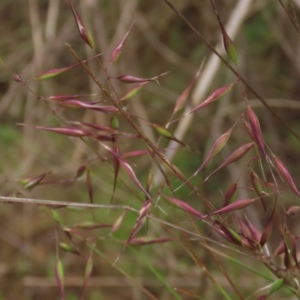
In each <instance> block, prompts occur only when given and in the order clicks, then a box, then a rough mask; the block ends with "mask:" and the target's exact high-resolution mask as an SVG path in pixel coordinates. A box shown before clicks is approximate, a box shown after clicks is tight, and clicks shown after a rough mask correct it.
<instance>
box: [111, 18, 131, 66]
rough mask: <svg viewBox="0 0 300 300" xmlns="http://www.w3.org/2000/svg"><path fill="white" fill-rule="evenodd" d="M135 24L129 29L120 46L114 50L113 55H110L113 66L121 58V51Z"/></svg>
mask: <svg viewBox="0 0 300 300" xmlns="http://www.w3.org/2000/svg"><path fill="white" fill-rule="evenodd" d="M133 23H134V22H132V23H131V25H130V27H129V29H128V30H127V32H126V33H125V35H124V37H123V38H122V40H121V42H120V43H119V44H118V46H117V47H116V48H114V49H113V51H112V53H111V55H110V63H111V64H113V63H114V62H116V60H117V59H118V58H119V56H120V54H121V51H122V49H123V47H124V45H125V42H126V40H127V37H128V35H129V33H130V31H131V28H132V26H133Z"/></svg>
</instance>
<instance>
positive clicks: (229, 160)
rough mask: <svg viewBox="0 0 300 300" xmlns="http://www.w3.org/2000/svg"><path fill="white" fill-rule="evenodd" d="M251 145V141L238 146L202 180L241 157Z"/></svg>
mask: <svg viewBox="0 0 300 300" xmlns="http://www.w3.org/2000/svg"><path fill="white" fill-rule="evenodd" d="M253 145H254V143H253V142H252V143H248V144H245V145H243V146H241V147H240V148H238V149H236V150H235V151H234V152H233V153H232V154H231V155H229V156H228V158H227V159H226V160H225V161H224V162H223V163H222V164H221V165H220V166H219V167H218V168H217V169H216V170H215V171H214V172H212V173H211V174H210V175H209V176H207V177H206V178H205V180H204V182H205V181H207V180H208V179H209V178H210V177H212V176H213V175H214V174H216V173H217V172H218V171H220V170H221V169H223V168H225V167H226V166H228V165H229V164H231V163H233V162H235V161H237V160H239V159H240V158H242V157H243V156H244V155H245V154H246V153H247V152H248V151H249V150H250V149H251V148H252V147H253Z"/></svg>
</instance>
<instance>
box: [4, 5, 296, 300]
mask: <svg viewBox="0 0 300 300" xmlns="http://www.w3.org/2000/svg"><path fill="white" fill-rule="evenodd" d="M164 2H165V3H166V4H167V5H168V6H169V7H170V8H171V9H172V10H173V11H174V12H175V13H176V14H177V15H178V17H179V19H180V20H181V21H182V22H184V23H185V25H186V26H188V27H189V28H190V29H191V30H192V31H194V32H195V33H196V35H197V36H198V37H199V38H200V39H201V40H202V41H203V42H204V43H205V44H206V45H207V46H208V48H209V49H210V50H211V51H212V52H213V53H214V54H216V55H217V56H218V57H219V58H220V59H221V61H222V62H223V63H224V65H225V66H226V67H227V69H228V70H230V71H231V72H232V73H233V74H234V76H235V79H234V80H233V81H230V82H227V83H225V85H222V86H218V87H216V88H215V90H214V91H213V92H212V93H210V95H209V96H208V97H206V98H205V99H204V100H203V101H202V102H201V103H200V104H197V105H195V106H194V107H191V106H190V104H188V98H189V95H190V93H191V91H192V88H193V86H194V85H195V84H196V81H197V80H198V78H199V76H200V75H201V71H202V68H201V67H200V68H199V69H198V71H197V72H196V73H195V74H194V75H193V79H192V80H191V82H190V83H189V85H188V86H187V87H185V88H184V89H183V92H182V93H181V94H180V96H179V97H178V98H177V100H175V105H174V107H173V109H172V110H171V111H160V112H157V113H158V114H161V115H162V118H161V122H162V123H160V124H157V122H154V121H153V122H152V121H151V120H149V119H146V118H144V117H143V116H141V115H138V114H137V113H136V112H135V111H134V110H133V109H132V107H133V106H134V105H135V104H134V101H135V97H136V96H137V95H138V93H139V92H140V91H141V90H143V89H145V88H147V87H148V88H149V86H151V85H152V86H154V85H159V84H160V85H163V82H164V80H165V79H166V78H167V77H168V72H163V73H161V74H158V75H154V76H152V77H146V76H145V77H144V76H141V77H138V76H136V75H134V74H131V73H130V72H129V71H128V73H125V74H124V73H122V74H117V75H116V74H115V73H116V70H118V68H116V65H117V64H118V63H119V62H120V60H122V55H123V53H124V52H126V45H127V43H129V39H130V34H131V32H132V30H134V27H135V25H134V23H131V25H130V26H129V27H128V28H126V31H125V34H124V35H123V37H121V38H120V40H119V42H118V43H116V45H115V46H114V48H113V49H111V51H110V53H109V54H107V53H106V54H103V53H100V54H99V53H97V46H96V44H95V42H94V38H93V37H92V33H91V32H90V31H89V30H88V29H87V27H86V26H85V24H84V22H83V21H82V17H81V16H80V14H79V12H77V10H76V8H75V7H74V6H73V4H72V2H71V1H68V3H69V6H70V8H71V12H72V14H73V17H74V20H75V24H76V25H77V28H78V31H79V35H80V37H81V39H82V40H83V42H84V43H85V44H86V45H87V46H89V47H90V48H91V49H92V50H89V51H93V52H91V54H90V56H89V57H87V58H82V55H81V54H79V52H78V51H76V50H74V48H73V47H72V46H71V45H69V44H66V49H67V51H68V53H69V54H70V57H72V59H74V60H75V61H76V63H75V64H72V65H71V66H67V67H63V68H53V69H50V70H47V71H41V72H40V75H36V76H35V78H34V79H33V80H32V81H34V83H36V82H41V84H42V82H43V81H44V80H49V79H51V78H55V77H57V76H61V75H63V74H65V73H67V72H69V71H70V70H73V69H75V68H80V69H81V70H83V71H84V73H83V74H82V75H81V76H88V80H90V83H91V84H93V86H94V90H95V91H96V94H95V93H83V94H63V95H62V94H57V95H51V96H46V95H41V94H38V93H37V91H36V90H35V89H33V88H32V87H31V80H29V79H28V80H24V79H23V78H22V77H23V76H22V77H21V76H20V75H18V74H14V73H13V72H11V73H12V77H13V79H14V80H15V81H16V82H17V83H18V84H20V85H22V86H23V88H24V89H27V90H28V92H29V93H30V94H31V95H32V97H35V98H36V101H37V102H39V104H41V105H43V107H44V108H45V109H46V110H47V111H48V113H49V114H51V116H52V117H53V120H54V121H53V122H55V124H56V125H55V126H50V125H49V124H40V123H39V124H35V123H34V124H33V123H26V122H25V124H19V125H22V126H23V127H24V128H26V129H28V128H31V129H38V130H41V131H43V132H44V134H49V135H50V134H53V135H55V134H56V135H60V136H63V137H64V138H67V139H69V138H71V139H72V141H73V140H75V139H77V140H79V141H80V142H81V145H82V147H85V148H86V149H88V150H87V153H88V157H84V159H82V161H81V162H80V164H78V165H77V166H76V167H75V168H74V174H73V175H72V176H70V177H68V178H59V176H58V174H57V173H58V172H52V171H48V170H47V171H44V172H43V173H42V174H39V175H35V176H32V177H28V178H21V179H18V180H17V182H18V183H19V184H21V185H22V189H19V190H18V195H19V197H13V196H9V197H0V199H1V200H2V201H5V202H22V203H28V204H29V203H34V204H38V205H41V206H42V207H43V210H44V212H46V214H47V215H48V216H49V218H52V219H53V220H54V223H55V227H56V231H57V232H59V233H60V234H59V238H57V241H56V245H57V251H56V263H55V268H54V269H55V277H56V281H57V285H58V290H59V294H60V297H61V299H67V293H68V290H67V288H65V287H64V283H65V282H66V278H67V272H64V259H63V254H62V253H63V252H65V253H67V255H74V256H76V257H80V258H83V260H85V262H86V264H85V271H84V272H82V273H83V283H82V288H81V299H84V298H85V297H86V292H87V290H88V283H89V280H91V279H92V277H93V270H94V269H95V268H96V265H97V262H96V259H95V257H97V258H98V259H101V260H103V261H105V262H106V263H107V264H108V265H109V266H111V267H113V268H115V269H116V270H117V271H118V272H119V273H120V274H121V276H122V277H124V278H127V279H128V280H129V281H130V283H131V284H132V285H133V286H135V287H136V288H137V290H138V291H139V292H140V293H141V295H142V296H141V297H142V298H143V297H145V296H147V297H148V298H150V299H163V298H162V297H164V295H168V296H167V297H173V298H174V299H185V297H188V298H189V297H193V298H196V299H203V295H204V294H205V293H206V294H208V295H210V297H220V296H222V297H223V298H224V299H250V298H251V299H267V298H271V297H272V295H273V294H274V293H278V294H279V293H280V292H279V290H285V292H286V294H288V295H289V294H292V295H293V296H294V297H296V298H298V299H300V293H299V283H298V277H299V262H298V250H297V240H298V238H299V235H298V234H297V233H294V232H293V231H292V230H291V229H290V225H289V220H290V219H291V218H293V217H292V215H293V214H297V213H298V211H299V207H298V206H297V203H292V205H290V208H289V207H287V206H286V205H285V204H284V203H282V196H281V191H280V185H279V183H278V182H279V181H280V180H283V181H285V182H286V184H287V186H288V187H289V188H290V190H291V191H292V192H293V193H294V195H295V199H296V200H295V201H297V198H299V197H300V192H299V190H298V188H297V186H296V184H295V180H294V179H293V177H292V175H291V174H290V172H289V170H288V168H287V167H286V165H285V164H284V162H283V161H282V160H281V159H280V158H278V156H277V155H276V154H275V152H277V151H275V150H274V149H272V148H271V147H270V146H269V143H268V142H267V141H266V140H265V137H264V136H265V134H266V132H265V131H264V130H263V129H262V127H261V125H260V119H259V117H258V116H257V115H256V112H255V110H254V109H253V108H252V106H251V102H250V101H249V100H248V96H247V92H246V89H248V90H250V91H251V92H252V93H253V94H254V95H255V96H256V97H257V98H258V99H259V100H260V101H261V102H262V104H263V105H264V106H265V109H266V110H268V111H270V112H271V114H273V115H274V116H275V117H276V118H277V119H278V120H280V122H281V123H282V124H283V125H284V126H285V127H284V128H285V130H286V131H287V132H288V133H289V134H291V135H293V136H294V137H295V138H296V139H298V141H300V138H299V136H298V134H297V133H295V131H294V130H293V129H291V128H290V127H289V126H288V125H287V124H286V122H285V121H284V120H283V119H282V118H281V117H280V116H279V115H278V114H277V113H276V111H275V110H274V109H273V108H271V107H270V105H269V104H268V103H267V101H265V100H264V99H263V98H262V97H261V96H259V94H258V93H257V92H256V91H255V89H254V88H253V87H251V86H250V84H249V83H248V82H247V80H246V79H244V78H243V76H242V75H241V72H240V70H239V57H238V52H239V51H238V49H236V47H235V45H234V43H233V41H232V39H231V38H230V36H229V34H228V33H227V31H226V28H225V26H224V25H223V23H222V21H221V17H220V15H219V13H218V10H217V8H216V7H215V5H214V3H213V1H210V3H211V5H212V8H213V11H214V12H215V15H216V19H217V21H218V24H219V26H220V31H221V33H222V38H223V44H224V49H225V52H226V53H227V56H228V59H229V61H227V59H226V58H224V57H223V56H222V55H221V54H220V53H219V52H218V51H217V50H215V49H214V48H213V47H212V46H211V45H210V44H209V42H208V41H207V39H205V38H204V37H203V36H202V35H201V33H199V32H198V31H197V30H196V29H195V27H193V25H192V24H191V23H190V22H189V21H188V20H187V19H185V17H184V16H183V15H182V14H181V13H180V12H179V11H178V10H177V9H176V8H175V7H174V6H173V5H172V4H171V3H170V2H169V1H168V0H165V1H164ZM104 56H105V57H104ZM199 64H200V62H199ZM7 69H8V71H9V72H10V70H9V68H7ZM99 74H101V79H99V78H100V76H99ZM120 86H122V88H121V89H119V87H120ZM125 86H129V87H128V88H127V87H125ZM150 89H151V87H150ZM120 90H121V91H123V92H120ZM233 90H234V91H235V92H236V93H238V94H239V98H240V99H241V102H243V107H244V108H243V111H242V113H241V114H240V115H239V116H238V117H237V118H236V119H235V120H233V122H231V123H230V124H229V125H228V126H227V127H226V128H224V130H223V132H222V133H221V134H220V135H219V136H218V137H217V138H215V139H214V142H213V144H212V146H211V147H210V148H209V149H208V151H207V155H202V154H200V155H201V160H202V163H200V164H199V165H197V166H196V168H195V169H196V171H194V172H193V173H192V175H191V174H187V175H186V174H184V171H183V170H181V168H180V167H179V166H178V165H177V164H176V163H174V162H172V160H171V159H170V158H169V157H168V155H167V152H168V151H169V150H170V147H165V146H163V145H165V144H166V143H167V141H169V140H170V141H171V142H170V145H174V144H176V149H171V150H174V152H176V151H178V152H179V150H177V149H178V148H177V147H180V151H182V153H184V155H185V156H184V162H183V164H184V163H186V162H187V161H188V162H189V160H192V159H193V155H199V153H198V150H197V149H195V147H194V146H193V145H189V144H188V143H187V142H186V141H184V139H181V138H179V137H177V136H176V133H174V132H175V131H176V130H174V128H175V126H176V125H177V124H179V123H180V122H183V121H184V120H186V119H188V118H190V117H192V116H194V115H196V114H199V113H201V112H203V113H204V111H205V109H207V108H208V107H213V106H214V105H216V103H218V102H221V101H223V100H224V98H225V96H226V95H227V94H229V93H231V92H232V91H233ZM95 96H96V97H95ZM87 99H88V100H87ZM183 110H184V111H183ZM74 111H75V112H76V113H77V112H79V115H80V113H82V114H83V117H82V118H81V117H78V116H77V117H76V114H73V113H74ZM86 114H93V116H95V115H94V114H97V118H96V117H95V118H94V117H91V118H89V120H88V121H86V118H85V117H84V115H86ZM100 114H101V116H102V117H98V115H100ZM72 115H74V116H75V117H71V116H72ZM165 115H166V116H165ZM80 116H81V115H80ZM170 116H171V117H170ZM163 120H164V122H163ZM139 122H141V123H139ZM57 124H58V125H57ZM140 124H145V126H149V127H148V128H151V129H153V130H154V131H155V134H156V135H157V140H156V141H153V140H152V139H151V138H150V137H149V136H148V134H147V133H146V131H145V130H143V127H142V126H141V125H140ZM190 126H192V125H190ZM238 131H239V132H240V133H241V134H240V136H239V135H238V134H236V132H238ZM235 134H236V137H238V138H237V139H236V141H233V140H232V139H233V136H235ZM164 143H165V144H164ZM127 144H131V145H132V147H130V150H128V147H127ZM236 144H238V145H237V146H236ZM232 145H234V150H232V148H233V147H232ZM225 149H226V150H227V153H226V155H224V156H223V157H222V158H220V155H221V154H223V153H224V152H225V151H226V150H225ZM58 157H59V155H58ZM138 158H141V160H140V162H142V163H144V166H146V167H144V169H146V171H145V172H143V173H141V174H139V173H138V172H137V171H136V167H135V160H137V159H138ZM142 159H143V160H142ZM237 163H238V165H237ZM232 165H237V168H238V175H237V176H236V178H234V179H233V180H232V181H231V180H225V179H224V174H226V172H227V169H228V167H230V166H232ZM98 172H102V173H105V176H106V173H107V176H108V177H110V185H109V186H107V187H105V188H106V189H108V190H109V192H108V195H109V196H108V197H103V199H104V200H102V199H101V197H100V196H99V192H95V186H98V185H100V184H101V182H100V180H99V178H98ZM105 176H104V177H105ZM245 178H248V179H247V180H245ZM220 180H224V181H226V184H228V186H229V188H228V186H227V188H226V189H224V192H223V193H222V196H221V199H220V197H218V198H219V200H221V201H219V200H218V201H215V199H216V195H215V194H213V195H210V194H209V193H208V194H206V193H205V189H206V186H208V185H214V186H215V187H219V186H222V188H223V185H222V184H220V183H219V181H220ZM196 181H197V182H196ZM241 182H243V183H241ZM244 182H245V184H244ZM82 183H84V185H85V187H84V188H85V191H86V194H87V195H88V201H89V203H82V202H81V201H80V199H77V198H76V199H75V200H74V201H72V202H68V201H59V200H57V201H52V200H37V199H31V198H28V197H27V195H28V193H29V192H31V191H32V190H33V189H36V188H37V187H42V186H45V185H48V186H51V187H52V188H55V187H56V186H59V185H64V186H66V187H69V188H71V189H72V188H74V187H75V185H76V184H78V185H80V186H81V187H82ZM13 192H15V191H11V194H12V193H13ZM122 193H126V196H124V197H123V196H122ZM241 195H247V196H244V197H243V196H241ZM190 199H193V201H190ZM220 203H221V204H220ZM68 209H72V210H74V209H85V213H87V214H86V215H88V217H87V218H88V221H86V220H85V219H84V218H82V219H81V216H80V215H77V216H76V221H74V222H69V220H66V216H65V215H66V213H67V212H68ZM178 209H179V211H178ZM99 210H101V211H105V213H108V214H109V215H108V217H107V216H106V218H103V216H104V214H99ZM60 212H64V213H60ZM116 212H117V213H116ZM259 212H260V213H259ZM62 214H64V216H62ZM253 214H257V216H255V217H254V216H253ZM86 215H85V216H86ZM129 215H130V217H129ZM103 219H105V220H106V221H103ZM259 219H261V220H260V221H258V220H259ZM126 222H127V223H126ZM122 230H123V232H122V233H119V232H121V231H122ZM124 231H125V232H124ZM60 240H61V241H60ZM112 244H113V246H111V245H112ZM150 245H152V246H153V245H154V246H155V247H156V249H158V250H156V251H157V252H155V253H152V252H151V251H152V248H150V247H152V246H150ZM141 246H145V247H149V248H146V249H149V250H144V251H145V252H142V251H141V250H139V248H137V247H141ZM199 246H201V248H202V250H201V251H200V252H199ZM105 247H106V248H107V249H103V248H105ZM110 247H112V249H113V251H110ZM177 247H179V248H180V249H181V250H180V251H181V253H182V254H181V255H184V256H185V259H188V260H191V261H192V265H193V266H194V267H195V268H196V269H197V270H198V271H199V273H198V274H200V275H201V276H202V278H204V279H203V281H204V280H206V282H207V284H206V288H207V289H210V291H208V292H205V293H204V292H203V290H202V292H201V291H199V290H197V289H194V290H191V289H189V288H188V287H185V286H184V285H183V286H176V285H177V284H173V283H172V282H169V280H168V277H169V274H168V273H165V274H164V271H163V270H161V269H160V268H159V266H160V265H159V263H160V262H159V261H156V258H155V254H157V253H159V252H160V251H161V252H163V255H164V256H163V259H164V260H165V261H168V259H169V258H172V257H173V258H174V257H176V255H173V254H172V253H171V254H170V253H169V252H172V251H177ZM105 250H106V251H105ZM130 251H131V252H133V253H134V254H133V256H132V257H133V258H134V259H135V260H136V261H139V264H140V265H142V266H143V268H144V269H146V270H147V272H148V273H150V274H152V276H153V277H154V278H156V279H157V281H158V282H159V283H160V284H161V285H162V286H164V287H165V289H164V293H165V294H164V293H158V291H157V290H154V289H153V288H147V286H146V284H143V283H141V282H140V281H139V280H136V276H135V274H134V272H131V271H132V270H131V268H132V267H126V266H125V265H124V264H126V259H127V256H125V254H126V253H128V252H130ZM140 251H141V252H140ZM203 253H205V255H206V257H205V258H203V257H202V254H203ZM160 255H162V254H161V253H160ZM132 257H131V258H130V259H132ZM158 257H161V256H158ZM245 257H246V258H247V259H245ZM250 259H251V260H253V261H255V263H256V264H257V265H259V266H260V267H259V269H256V268H255V267H252V266H251V262H249V261H250ZM248 260H249V261H248ZM136 261H135V263H133V264H132V265H133V266H134V265H135V264H136ZM211 262H213V264H214V266H213V267H211V266H210V264H211ZM166 265H167V263H166ZM179 265H180V262H178V264H177V263H175V264H174V263H173V264H172V265H171V266H172V268H174V269H172V270H171V272H170V273H171V274H173V273H176V268H177V267H178V268H179ZM232 266H235V268H242V270H243V271H249V272H250V273H249V274H248V275H247V276H248V278H250V279H253V278H259V279H260V280H264V281H265V283H262V284H261V285H260V286H259V287H258V286H255V287H252V286H251V287H250V288H249V287H243V286H242V284H241V282H240V280H241V278H239V277H237V276H235V275H234V274H231V270H230V268H231V267H232ZM216 270H218V273H219V274H221V277H220V276H217V275H216ZM181 276H182V280H183V281H184V276H183V275H181ZM280 295H283V293H281V294H280ZM280 297H283V296H280Z"/></svg>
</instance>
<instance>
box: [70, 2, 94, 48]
mask: <svg viewBox="0 0 300 300" xmlns="http://www.w3.org/2000/svg"><path fill="white" fill-rule="evenodd" d="M67 1H68V3H69V5H70V7H71V9H72V13H73V16H74V19H75V22H76V25H77V28H78V31H79V34H80V36H81V38H82V39H83V40H84V42H85V43H86V44H87V45H88V46H90V47H91V49H94V46H95V44H94V40H93V37H92V35H91V33H90V32H89V31H88V30H87V29H86V28H85V26H84V24H83V22H82V19H81V17H80V16H79V14H78V13H77V11H76V10H75V8H74V6H73V4H72V3H71V1H70V0H67Z"/></svg>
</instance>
